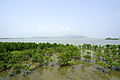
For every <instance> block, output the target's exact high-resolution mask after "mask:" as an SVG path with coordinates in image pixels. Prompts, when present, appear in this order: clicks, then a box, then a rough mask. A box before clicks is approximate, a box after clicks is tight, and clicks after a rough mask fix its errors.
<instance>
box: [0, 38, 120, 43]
mask: <svg viewBox="0 0 120 80" xmlns="http://www.w3.org/2000/svg"><path fill="white" fill-rule="evenodd" d="M0 42H35V43H46V42H49V43H61V44H74V45H82V44H95V45H106V44H115V45H117V44H120V40H105V39H97V38H81V39H34V38H33V39H0Z"/></svg>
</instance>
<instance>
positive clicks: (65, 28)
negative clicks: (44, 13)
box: [60, 27, 72, 31]
mask: <svg viewBox="0 0 120 80" xmlns="http://www.w3.org/2000/svg"><path fill="white" fill-rule="evenodd" d="M60 30H62V31H72V29H71V28H70V27H62V28H60Z"/></svg>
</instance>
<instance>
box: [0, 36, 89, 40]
mask: <svg viewBox="0 0 120 80" xmlns="http://www.w3.org/2000/svg"><path fill="white" fill-rule="evenodd" d="M81 38H87V37H86V36H82V35H63V36H52V37H50V36H46V37H45V36H37V37H24V38H0V39H81Z"/></svg>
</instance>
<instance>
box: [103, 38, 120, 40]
mask: <svg viewBox="0 0 120 80" xmlns="http://www.w3.org/2000/svg"><path fill="white" fill-rule="evenodd" d="M105 40H120V38H105Z"/></svg>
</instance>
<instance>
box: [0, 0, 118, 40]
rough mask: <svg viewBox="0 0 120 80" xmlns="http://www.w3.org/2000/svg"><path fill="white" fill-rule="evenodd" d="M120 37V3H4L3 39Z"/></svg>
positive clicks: (0, 8) (0, 14)
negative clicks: (60, 36) (82, 36)
mask: <svg viewBox="0 0 120 80" xmlns="http://www.w3.org/2000/svg"><path fill="white" fill-rule="evenodd" d="M68 34H69V35H70V34H72V35H84V36H88V37H96V38H105V37H120V0H0V37H33V36H59V35H68Z"/></svg>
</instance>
